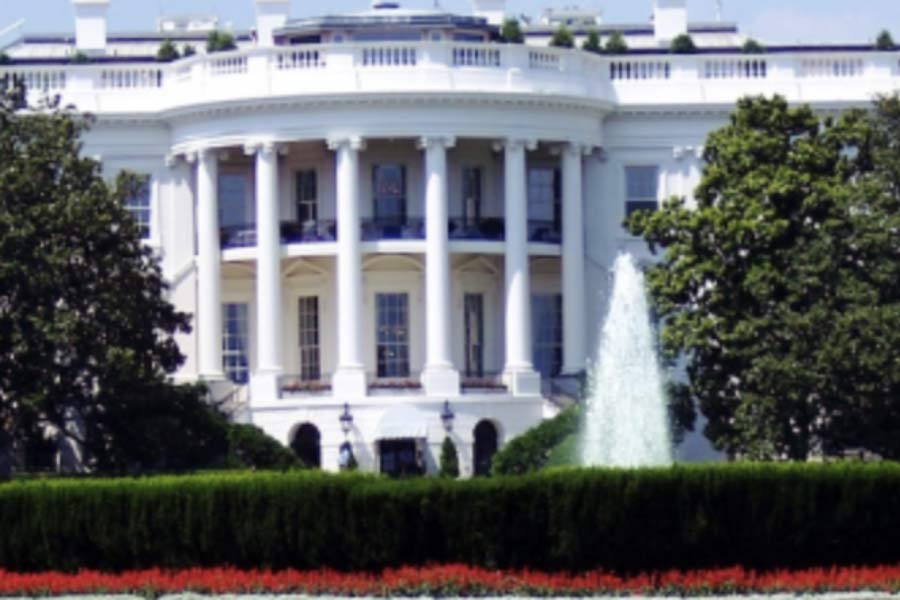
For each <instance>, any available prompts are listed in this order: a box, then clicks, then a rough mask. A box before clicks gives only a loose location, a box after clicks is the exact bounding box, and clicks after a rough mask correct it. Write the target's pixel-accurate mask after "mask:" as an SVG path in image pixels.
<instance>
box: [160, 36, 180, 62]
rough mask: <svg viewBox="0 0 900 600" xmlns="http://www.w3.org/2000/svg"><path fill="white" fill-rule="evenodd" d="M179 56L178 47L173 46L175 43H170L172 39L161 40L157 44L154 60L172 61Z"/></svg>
mask: <svg viewBox="0 0 900 600" xmlns="http://www.w3.org/2000/svg"><path fill="white" fill-rule="evenodd" d="M179 58H181V54H180V53H179V52H178V48H176V47H175V44H173V43H172V40H170V39H165V40H163V42H162V43H161V44H160V45H159V50H157V52H156V60H158V61H159V62H172V61H173V60H178V59H179Z"/></svg>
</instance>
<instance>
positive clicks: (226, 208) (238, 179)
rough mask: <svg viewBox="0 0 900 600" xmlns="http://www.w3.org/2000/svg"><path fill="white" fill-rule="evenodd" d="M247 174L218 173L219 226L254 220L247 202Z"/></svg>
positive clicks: (232, 225) (248, 222)
mask: <svg viewBox="0 0 900 600" xmlns="http://www.w3.org/2000/svg"><path fill="white" fill-rule="evenodd" d="M247 187H248V185H247V176H246V175H237V174H222V175H219V226H220V227H234V226H235V225H247V224H251V223H253V222H254V221H255V219H254V216H253V211H252V210H251V207H250V206H249V203H248V202H247Z"/></svg>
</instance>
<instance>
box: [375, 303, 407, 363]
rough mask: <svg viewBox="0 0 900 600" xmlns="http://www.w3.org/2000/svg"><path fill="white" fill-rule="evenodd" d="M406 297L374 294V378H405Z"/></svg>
mask: <svg viewBox="0 0 900 600" xmlns="http://www.w3.org/2000/svg"><path fill="white" fill-rule="evenodd" d="M408 303H409V297H408V296H407V295H406V294H376V296H375V306H376V310H377V314H376V340H377V347H376V356H377V359H378V377H409V304H408Z"/></svg>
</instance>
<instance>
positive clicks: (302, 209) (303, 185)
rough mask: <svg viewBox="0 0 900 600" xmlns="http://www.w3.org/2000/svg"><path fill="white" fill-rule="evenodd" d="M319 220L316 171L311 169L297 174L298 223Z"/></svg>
mask: <svg viewBox="0 0 900 600" xmlns="http://www.w3.org/2000/svg"><path fill="white" fill-rule="evenodd" d="M318 219H319V196H318V189H317V186H316V171H315V169H309V170H306V171H299V172H298V173H297V221H298V222H299V223H308V222H310V221H313V222H314V221H317V220H318Z"/></svg>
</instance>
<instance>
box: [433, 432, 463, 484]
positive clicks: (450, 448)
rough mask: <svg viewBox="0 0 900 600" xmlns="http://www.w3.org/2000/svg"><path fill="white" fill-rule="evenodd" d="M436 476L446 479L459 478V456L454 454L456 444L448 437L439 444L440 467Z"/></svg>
mask: <svg viewBox="0 0 900 600" xmlns="http://www.w3.org/2000/svg"><path fill="white" fill-rule="evenodd" d="M438 475H440V476H441V477H446V478H448V479H456V478H457V477H459V455H458V454H457V452H456V444H454V443H453V440H452V439H450V436H449V435H448V436H447V437H445V438H444V443H443V444H441V465H440V470H439V472H438Z"/></svg>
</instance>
